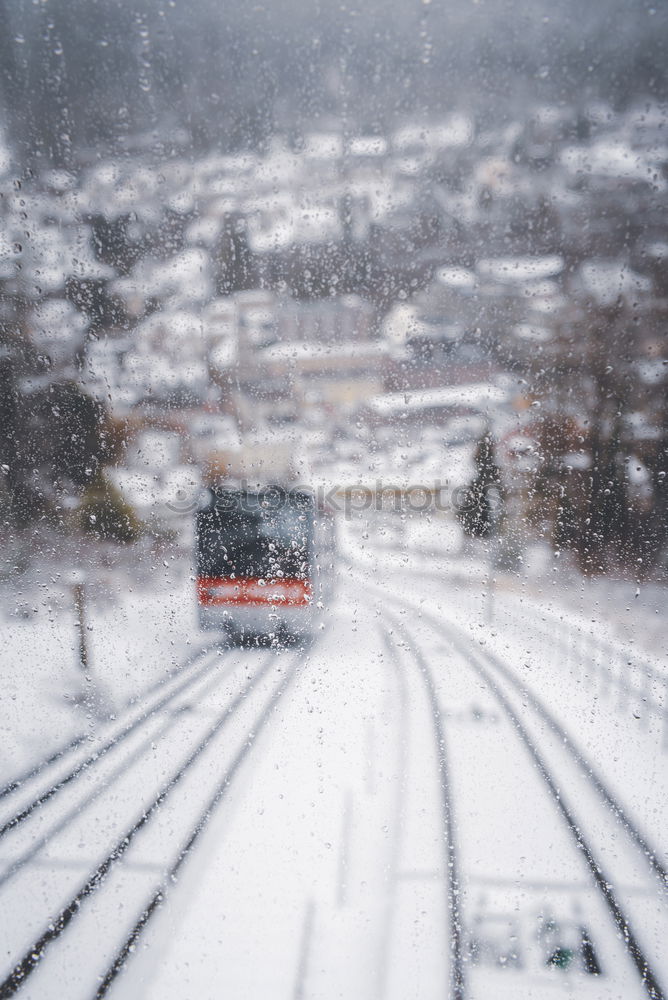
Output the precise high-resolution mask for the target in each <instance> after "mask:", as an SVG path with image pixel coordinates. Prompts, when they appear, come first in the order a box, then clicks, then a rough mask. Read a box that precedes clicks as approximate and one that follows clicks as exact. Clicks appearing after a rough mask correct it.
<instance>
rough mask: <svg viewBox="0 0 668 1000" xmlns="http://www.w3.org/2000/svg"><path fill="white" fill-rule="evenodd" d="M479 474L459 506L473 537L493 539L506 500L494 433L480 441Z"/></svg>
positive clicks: (462, 520)
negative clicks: (491, 537)
mask: <svg viewBox="0 0 668 1000" xmlns="http://www.w3.org/2000/svg"><path fill="white" fill-rule="evenodd" d="M475 467H476V474H475V478H474V479H473V482H472V483H471V485H470V486H469V487H468V489H467V490H466V493H465V495H464V501H463V503H462V504H461V506H460V507H459V510H458V512H457V513H458V517H459V521H460V523H461V526H462V528H463V529H464V531H465V532H466V534H467V535H470V536H471V537H472V538H489V537H490V536H491V535H493V534H495V531H496V528H497V526H498V522H499V513H500V512H499V510H498V507H497V505H498V504H499V503H500V501H501V500H502V498H503V491H502V487H501V472H500V470H499V467H498V465H497V464H496V458H495V450H494V442H493V440H492V437H491V435H490V434H488V433H487V434H484V435H483V436H482V437H481V438H480V440H479V441H478V445H477V447H476V452H475Z"/></svg>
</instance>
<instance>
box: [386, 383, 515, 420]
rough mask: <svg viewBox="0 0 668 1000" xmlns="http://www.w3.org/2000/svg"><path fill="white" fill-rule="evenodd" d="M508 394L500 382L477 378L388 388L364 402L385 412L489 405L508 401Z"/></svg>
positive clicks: (394, 412) (482, 407) (388, 413)
mask: <svg viewBox="0 0 668 1000" xmlns="http://www.w3.org/2000/svg"><path fill="white" fill-rule="evenodd" d="M509 398H510V397H509V393H508V390H507V389H505V388H503V387H502V386H495V385H491V384H490V383H487V382H480V383H471V384H469V385H452V386H450V385H447V386H441V387H440V388H437V389H418V390H415V391H410V392H388V393H385V394H384V395H382V396H376V397H375V398H373V399H370V400H369V402H368V404H367V405H368V407H369V409H370V410H372V411H373V412H375V413H378V414H382V415H383V416H387V415H391V414H397V413H405V412H410V411H412V410H417V411H419V410H425V409H431V408H435V407H455V408H461V407H473V408H479V409H485V408H486V407H488V406H490V405H499V404H503V403H507V402H508V400H509Z"/></svg>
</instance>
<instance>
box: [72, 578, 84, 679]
mask: <svg viewBox="0 0 668 1000" xmlns="http://www.w3.org/2000/svg"><path fill="white" fill-rule="evenodd" d="M72 591H73V596H74V626H75V629H76V632H77V640H78V646H79V665H80V666H81V668H82V669H83V670H84V672H86V673H87V672H88V643H87V640H86V584H85V577H84V574H83V573H82V572H80V571H78V572H75V574H74V585H73V588H72Z"/></svg>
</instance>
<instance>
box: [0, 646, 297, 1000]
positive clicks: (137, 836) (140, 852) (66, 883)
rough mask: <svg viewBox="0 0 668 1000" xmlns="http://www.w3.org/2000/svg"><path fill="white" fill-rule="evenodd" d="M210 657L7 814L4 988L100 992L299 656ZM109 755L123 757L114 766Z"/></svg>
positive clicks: (1, 884) (1, 844) (1, 889)
mask: <svg viewBox="0 0 668 1000" xmlns="http://www.w3.org/2000/svg"><path fill="white" fill-rule="evenodd" d="M216 666H217V663H216V657H215V656H214V657H213V658H211V657H205V662H204V663H203V664H202V665H201V667H199V668H198V669H196V670H195V671H194V672H193V673H192V675H190V676H189V677H188V678H186V679H185V680H181V681H179V682H178V683H177V684H176V685H175V686H173V687H172V688H170V690H169V692H168V693H166V694H165V693H161V694H160V697H159V698H158V699H157V701H155V702H154V703H152V704H151V705H150V706H149V708H148V709H147V710H146V711H142V713H141V714H140V715H139V716H136V717H133V718H132V719H131V720H130V721H129V722H128V721H126V722H125V723H124V724H121V726H120V727H119V729H118V730H117V732H116V733H115V734H114V735H113V736H112V737H111V738H110V739H109V740H107V742H106V743H104V744H103V748H104V749H105V753H104V754H99V755H97V756H96V757H94V758H91V757H90V756H89V757H86V758H85V759H84V760H83V761H78V762H77V763H76V764H74V766H70V767H69V769H68V770H67V771H66V774H65V775H60V776H58V777H57V778H56V780H55V782H54V783H53V784H52V785H50V786H48V787H46V788H42V789H41V790H40V791H39V792H38V794H37V795H35V794H34V789H33V795H32V797H30V798H29V801H28V804H27V805H25V806H23V808H22V809H20V810H19V812H16V813H15V814H14V816H13V817H12V818H11V819H10V820H6V821H5V823H4V827H5V833H4V837H3V840H2V841H0V848H1V849H2V852H3V861H4V863H5V867H4V871H3V873H2V875H0V900H2V902H3V907H2V911H3V912H4V914H5V917H4V920H3V923H4V925H5V926H4V928H3V934H2V937H3V943H4V946H5V947H4V950H5V953H7V954H10V955H13V956H14V957H13V958H12V960H11V965H10V967H9V969H7V970H6V972H5V975H4V978H3V981H2V983H1V984H0V998H6V997H12V996H14V995H15V994H17V993H18V992H19V991H22V990H23V988H24V987H26V986H27V984H28V983H30V985H31V995H35V996H37V995H39V996H40V997H49V996H54V997H55V996H62V984H63V983H69V984H70V985H69V986H68V997H75V996H81V997H90V996H92V995H95V996H104V995H105V993H106V992H107V991H108V989H109V988H110V986H111V984H112V983H113V982H114V981H115V979H116V978H117V976H118V975H119V973H120V971H121V970H122V968H123V966H124V963H125V961H126V960H127V957H128V955H129V954H130V953H131V951H132V948H133V944H134V942H135V941H136V939H137V938H138V937H139V935H140V934H141V932H142V930H143V928H144V927H145V926H146V924H147V923H148V922H149V920H150V918H151V916H152V915H153V913H155V912H156V911H157V909H158V908H159V906H160V903H161V902H162V900H163V898H164V896H165V893H166V892H167V887H168V886H169V885H170V884H171V882H172V881H173V880H174V879H175V878H176V876H177V875H178V873H179V872H180V870H181V869H182V867H183V865H184V863H185V862H186V860H187V858H188V857H189V856H190V854H191V852H192V850H193V847H194V845H195V843H196V842H197V840H198V838H199V836H200V834H201V832H202V830H203V829H204V827H205V826H206V823H207V822H208V818H209V817H210V815H211V814H212V812H213V811H214V810H215V808H216V806H217V805H218V804H219V802H220V800H221V799H222V797H223V795H224V794H225V793H226V791H227V789H228V788H229V787H230V784H231V782H232V780H233V778H234V777H235V775H236V774H237V772H238V770H239V768H240V767H241V765H242V763H243V762H244V760H245V759H246V758H247V756H248V754H249V752H250V750H251V748H252V746H253V745H254V743H255V741H256V739H257V736H258V735H259V733H260V732H261V731H262V729H263V727H264V726H265V725H266V723H267V721H268V719H269V717H270V715H271V712H272V709H273V708H274V706H275V705H276V704H277V702H278V700H279V698H280V697H281V695H282V694H283V693H284V691H285V690H286V688H287V685H288V683H289V682H290V680H291V678H292V676H293V674H294V671H295V668H296V657H295V656H294V655H292V656H286V657H281V658H280V659H279V658H277V656H276V655H275V654H271V653H265V654H263V655H262V654H260V655H259V657H256V658H255V661H254V662H253V663H252V664H249V662H248V658H247V657H236V658H235V659H234V660H233V662H232V663H231V664H228V665H224V667H223V669H222V670H216ZM272 668H273V669H272ZM276 669H279V671H280V672H279V673H278V681H276ZM223 733H227V734H228V737H227V739H226V740H225V743H224V745H223V746H221V739H222V736H223ZM111 749H114V750H115V751H116V752H115V754H114V755H111V754H110V753H109V751H110V750H111ZM221 755H222V758H223V761H224V762H223V764H222V765H221V760H220V757H221ZM112 757H119V758H120V757H122V759H119V760H116V762H115V766H114V767H113V768H109V762H110V760H111V758H112ZM105 768H106V770H105ZM36 778H37V776H36ZM133 790H134V792H133ZM75 792H76V793H78V794H76V795H75V794H74V793H75ZM65 800H66V801H65ZM193 816H196V817H197V821H196V822H195V823H193V822H192V817H193ZM17 817H20V819H19V818H17ZM12 819H13V820H14V822H12ZM82 845H85V853H84V857H83V858H81V860H79V859H78V858H77V855H79V856H80V855H81V847H82ZM68 855H69V856H70V857H72V856H74V857H75V858H77V860H76V862H75V863H71V862H69V861H68ZM42 859H43V861H42ZM46 870H48V871H49V877H48V878H47V879H46V883H45V884H44V879H43V873H44V872H45V871H46ZM119 893H120V897H119ZM119 898H122V900H123V907H122V915H121V917H120V918H119V911H118V900H119ZM37 900H39V906H38V905H36V903H37ZM132 912H134V913H135V917H134V919H133V920H132V921H131V923H128V921H129V920H130V917H129V915H130V914H131V913H132ZM10 913H11V914H12V918H11V920H10V919H9V914H10ZM21 917H23V918H24V919H23V920H22V919H21ZM100 924H102V925H103V926H106V931H107V933H106V934H102V935H100V934H99V925H100ZM93 927H95V929H96V933H95V935H94V937H95V947H94V948H93V949H91V948H90V947H86V944H87V942H90V940H91V934H92V931H91V928H93ZM65 932H67V933H65ZM75 932H76V933H75ZM114 942H115V944H114ZM73 948H74V949H75V951H76V955H77V962H76V963H75V964H74V965H70V964H69V958H70V957H71V951H72V949H73ZM68 956H69V957H68ZM74 970H76V971H74ZM33 990H34V991H35V992H32V991H33Z"/></svg>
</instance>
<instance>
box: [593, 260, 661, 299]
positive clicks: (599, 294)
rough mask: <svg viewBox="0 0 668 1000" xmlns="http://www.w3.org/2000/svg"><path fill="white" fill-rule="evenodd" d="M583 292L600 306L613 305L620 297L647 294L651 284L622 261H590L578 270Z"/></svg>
mask: <svg viewBox="0 0 668 1000" xmlns="http://www.w3.org/2000/svg"><path fill="white" fill-rule="evenodd" d="M580 277H581V280H582V284H583V285H584V288H585V290H586V291H587V292H588V293H589V294H590V295H592V296H593V297H594V298H595V299H597V301H598V302H600V303H601V305H613V304H614V303H615V302H616V301H617V299H618V298H619V296H620V295H629V294H638V293H641V292H649V291H651V288H652V282H651V280H650V279H649V278H646V277H645V276H644V275H641V274H636V272H635V271H632V270H631V268H630V267H628V266H627V264H625V263H624V262H623V261H610V260H591V261H587V263H586V264H583V265H582V267H581V268H580Z"/></svg>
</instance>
